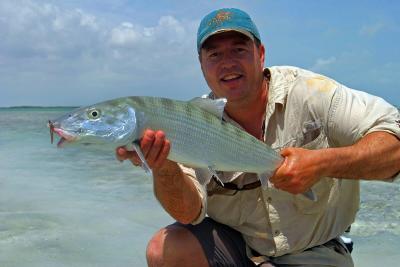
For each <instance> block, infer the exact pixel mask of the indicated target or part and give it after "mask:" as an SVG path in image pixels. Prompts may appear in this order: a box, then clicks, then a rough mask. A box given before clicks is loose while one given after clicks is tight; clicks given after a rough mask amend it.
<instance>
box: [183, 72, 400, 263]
mask: <svg viewBox="0 0 400 267" xmlns="http://www.w3.org/2000/svg"><path fill="white" fill-rule="evenodd" d="M265 72H266V73H269V74H270V82H269V92H268V104H267V106H266V111H265V135H264V142H265V143H266V144H268V145H269V146H271V147H272V148H273V149H275V150H277V151H279V150H281V149H282V148H285V147H303V148H307V149H320V148H327V147H341V146H348V145H352V144H354V143H355V142H357V141H358V140H359V139H360V138H362V137H363V136H365V135H366V134H368V133H371V132H375V131H385V132H389V133H391V134H393V135H395V136H397V137H398V138H399V139H400V125H399V120H400V115H399V111H398V110H397V109H396V108H395V107H393V106H392V105H390V104H388V103H387V102H385V101H384V100H383V99H381V98H379V97H376V96H372V95H369V94H367V93H364V92H361V91H356V90H353V89H349V88H347V87H345V86H344V85H341V84H339V83H337V82H336V81H334V80H332V79H329V78H327V77H325V76H322V75H319V74H316V73H313V72H310V71H306V70H303V69H299V68H295V67H285V66H282V67H271V68H268V69H266V70H265ZM225 119H226V120H227V121H228V122H230V123H233V124H235V125H236V126H238V127H240V125H238V124H236V123H235V122H234V121H233V120H232V119H230V118H228V117H227V116H225ZM182 168H183V170H184V172H185V173H186V174H187V175H189V176H190V177H191V178H193V181H194V183H195V184H196V186H197V188H198V192H199V194H200V196H201V198H202V201H203V202H202V212H201V214H200V216H199V218H197V220H196V221H195V222H193V224H196V223H199V222H201V221H202V220H203V219H204V217H205V216H210V217H211V218H213V219H214V220H216V221H218V222H220V223H223V224H226V225H228V226H230V227H232V228H234V229H236V230H237V231H239V232H241V233H242V235H243V237H244V239H245V241H246V243H247V245H248V246H249V247H250V248H252V249H253V250H255V251H257V252H258V253H260V254H261V255H266V256H273V257H277V256H281V255H284V254H288V253H294V252H299V251H303V250H305V249H307V248H310V247H313V246H316V245H320V244H323V243H326V242H327V241H329V240H330V239H332V238H335V237H337V236H339V235H340V234H342V233H343V232H344V231H345V230H346V229H347V228H348V226H349V225H351V223H353V221H354V219H355V216H356V213H357V210H358V208H359V200H360V190H359V187H360V185H359V181H358V180H349V179H337V178H334V177H324V178H322V179H321V180H320V181H319V182H318V183H316V184H315V185H314V186H313V187H312V191H313V192H314V194H315V195H316V197H317V201H312V200H310V199H308V198H306V197H305V196H303V195H301V194H299V195H293V194H290V193H288V192H285V191H281V190H278V189H275V188H274V187H273V185H272V184H269V186H268V188H261V187H258V188H255V189H252V190H245V191H232V190H221V188H220V187H219V186H218V185H217V184H216V183H215V182H214V181H213V180H211V182H210V183H209V184H208V185H201V184H200V183H199V182H198V181H197V179H196V174H195V171H194V170H193V169H191V168H187V167H184V166H182ZM220 175H224V176H225V177H226V176H229V177H232V179H233V178H236V179H235V180H234V183H236V184H238V185H239V187H240V186H241V185H243V184H248V183H251V182H254V181H256V180H257V177H256V175H255V174H251V173H227V172H225V173H221V174H220Z"/></svg>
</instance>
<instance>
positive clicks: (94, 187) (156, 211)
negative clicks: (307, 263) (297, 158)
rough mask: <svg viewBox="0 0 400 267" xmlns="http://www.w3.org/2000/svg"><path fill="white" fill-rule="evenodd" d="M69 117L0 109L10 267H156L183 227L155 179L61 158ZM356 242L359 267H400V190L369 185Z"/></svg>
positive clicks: (92, 157) (0, 259) (102, 156)
mask: <svg viewBox="0 0 400 267" xmlns="http://www.w3.org/2000/svg"><path fill="white" fill-rule="evenodd" d="M67 110H68V108H13V109H10V108H8V109H7V108H3V109H1V108H0V267H25V266H29V267H39V266H40V267H47V266H49V267H50V266H51V267H61V266H63V267H64V266H76V267H86V266H88V267H89V266H101V267H102V266H104V267H106V266H107V267H108V266H113V267H119V266H120V267H125V266H146V261H145V249H146V244H147V241H148V240H149V238H150V237H151V236H152V235H153V234H154V233H155V232H156V231H157V230H158V229H159V228H161V227H162V226H164V225H166V224H169V223H172V222H173V220H172V219H171V218H170V217H169V216H168V215H167V214H166V213H165V212H164V211H163V210H162V208H161V207H160V205H159V204H158V202H157V201H156V199H155V198H154V195H153V189H152V181H151V177H149V176H148V175H146V174H145V173H144V172H143V171H142V170H141V169H139V168H135V167H133V166H132V165H131V164H129V163H128V162H126V163H120V162H118V161H117V160H116V159H115V157H114V151H106V150H86V149H78V148H69V149H63V150H60V149H57V148H56V146H55V145H54V144H53V145H51V144H50V136H49V130H48V129H47V127H46V122H47V121H48V119H52V118H55V117H57V116H58V115H60V114H63V113H65V112H66V111H67ZM350 236H351V237H352V238H353V240H354V241H355V243H356V244H355V250H354V252H353V255H354V259H355V262H356V266H399V264H398V263H399V262H400V253H399V252H398V251H399V249H400V182H399V181H397V182H395V183H383V182H363V183H362V199H361V210H360V212H359V214H358V217H357V220H356V222H355V223H354V224H353V226H352V231H351V233H350Z"/></svg>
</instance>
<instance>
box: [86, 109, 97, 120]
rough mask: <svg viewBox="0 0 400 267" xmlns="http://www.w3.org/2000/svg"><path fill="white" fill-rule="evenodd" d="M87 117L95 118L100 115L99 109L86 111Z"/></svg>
mask: <svg viewBox="0 0 400 267" xmlns="http://www.w3.org/2000/svg"><path fill="white" fill-rule="evenodd" d="M88 117H89V118H90V119H97V118H99V117H100V111H99V110H97V109H91V110H89V111H88Z"/></svg>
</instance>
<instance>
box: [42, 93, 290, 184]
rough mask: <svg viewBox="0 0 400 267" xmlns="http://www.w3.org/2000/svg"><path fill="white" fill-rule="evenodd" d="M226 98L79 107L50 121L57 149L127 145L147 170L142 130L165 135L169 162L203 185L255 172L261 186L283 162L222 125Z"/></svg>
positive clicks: (266, 148) (125, 101)
mask: <svg viewBox="0 0 400 267" xmlns="http://www.w3.org/2000/svg"><path fill="white" fill-rule="evenodd" d="M225 103H226V100H225V99H217V100H212V99H205V98H195V99H193V100H190V101H179V100H172V99H168V98H159V97H138V96H134V97H124V98H117V99H114V100H109V101H105V102H102V103H98V104H94V105H90V106H87V107H83V108H79V109H77V110H74V111H72V112H70V113H67V114H65V115H64V116H62V117H60V118H58V119H56V120H52V121H49V123H48V126H49V127H50V134H51V139H52V140H53V133H56V134H58V135H59V136H60V137H61V138H60V140H59V142H58V144H57V146H58V147H63V146H65V145H68V144H95V145H96V144H97V145H101V146H112V147H113V148H116V147H118V146H132V147H133V148H134V149H135V151H136V152H137V153H138V155H139V157H140V158H141V160H142V163H143V167H144V168H145V169H147V170H149V168H148V166H147V163H146V160H145V157H144V156H143V153H142V152H141V150H140V146H139V143H138V140H140V138H141V137H142V135H143V132H144V130H145V129H155V130H162V131H164V133H165V135H166V137H167V138H168V139H169V140H170V141H171V149H170V153H169V155H168V159H170V160H172V161H175V162H179V163H181V164H184V165H186V166H189V167H192V168H195V169H196V171H198V172H199V173H202V175H201V176H202V177H206V178H205V179H204V180H203V181H202V183H208V182H209V180H210V179H211V177H212V176H213V175H214V176H215V177H216V178H217V179H219V180H221V182H222V183H225V182H229V181H224V180H223V179H221V178H220V177H218V175H217V171H238V172H249V173H256V174H258V177H259V179H260V181H261V183H262V185H263V186H266V185H267V179H268V177H269V176H270V175H272V174H273V172H274V171H275V169H276V168H277V167H278V166H279V165H280V164H281V163H282V161H283V158H282V157H281V156H280V155H279V154H278V153H277V152H276V151H275V150H273V149H272V148H270V147H269V146H268V145H266V144H265V143H263V142H261V141H260V140H258V139H257V138H255V137H254V136H252V135H250V134H248V133H247V132H246V131H243V130H241V129H239V128H238V127H236V126H234V125H232V124H230V123H227V122H225V121H224V120H223V112H224V107H225Z"/></svg>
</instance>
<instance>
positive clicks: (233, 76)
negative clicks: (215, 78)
mask: <svg viewBox="0 0 400 267" xmlns="http://www.w3.org/2000/svg"><path fill="white" fill-rule="evenodd" d="M239 77H240V75H239V74H230V75H227V76H225V77H223V78H222V80H224V81H228V80H233V79H237V78H239Z"/></svg>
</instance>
